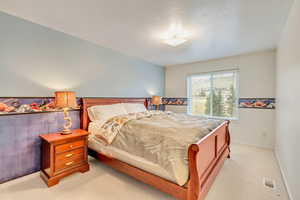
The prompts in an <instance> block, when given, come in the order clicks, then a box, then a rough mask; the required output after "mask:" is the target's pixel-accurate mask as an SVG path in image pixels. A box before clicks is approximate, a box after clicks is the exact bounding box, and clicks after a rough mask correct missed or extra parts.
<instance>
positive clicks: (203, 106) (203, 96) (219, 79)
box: [188, 70, 238, 119]
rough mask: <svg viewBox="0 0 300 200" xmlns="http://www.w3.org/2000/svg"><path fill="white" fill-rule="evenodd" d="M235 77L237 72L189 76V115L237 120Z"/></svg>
mask: <svg viewBox="0 0 300 200" xmlns="http://www.w3.org/2000/svg"><path fill="white" fill-rule="evenodd" d="M237 76H238V71H237V70H234V71H221V72H211V73H205V74H197V75H192V76H189V77H188V97H189V104H188V112H189V114H192V115H202V116H207V117H217V118H228V119H233V118H237V106H238V105H237V99H238V98H237Z"/></svg>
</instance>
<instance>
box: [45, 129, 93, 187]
mask: <svg viewBox="0 0 300 200" xmlns="http://www.w3.org/2000/svg"><path fill="white" fill-rule="evenodd" d="M87 136H88V132H87V131H85V130H81V129H77V130H73V131H72V134H70V135H61V134H60V133H51V134H45V135H40V137H41V138H42V163H41V177H42V179H43V180H44V181H45V182H46V184H47V185H48V187H51V186H53V185H56V184H58V182H59V180H60V179H62V178H63V177H65V176H68V175H70V174H72V173H75V172H81V173H84V172H86V171H89V164H88V156H87Z"/></svg>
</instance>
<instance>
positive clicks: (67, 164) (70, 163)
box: [66, 161, 74, 166]
mask: <svg viewBox="0 0 300 200" xmlns="http://www.w3.org/2000/svg"><path fill="white" fill-rule="evenodd" d="M73 162H74V161H72V162H67V163H66V166H69V165H72V164H73Z"/></svg>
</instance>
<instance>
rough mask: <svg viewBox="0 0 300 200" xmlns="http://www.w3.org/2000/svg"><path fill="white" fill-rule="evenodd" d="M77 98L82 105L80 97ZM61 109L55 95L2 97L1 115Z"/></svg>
mask: <svg viewBox="0 0 300 200" xmlns="http://www.w3.org/2000/svg"><path fill="white" fill-rule="evenodd" d="M77 100H78V105H80V98H78V99H77ZM79 108H80V106H79V107H78V109H79ZM78 109H73V110H78ZM59 111H61V110H59V109H56V108H55V107H54V98H53V97H0V115H10V114H28V113H42V112H59Z"/></svg>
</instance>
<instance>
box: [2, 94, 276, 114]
mask: <svg viewBox="0 0 300 200" xmlns="http://www.w3.org/2000/svg"><path fill="white" fill-rule="evenodd" d="M80 100H81V98H77V101H78V105H80V104H81V101H80ZM147 100H148V102H149V104H148V105H149V108H150V109H151V108H152V107H153V106H152V105H151V98H147ZM162 102H163V104H162V105H161V109H162V110H163V109H164V107H165V105H172V106H186V105H187V104H188V98H185V97H172V98H169V97H163V98H162ZM239 108H253V109H275V98H239ZM78 109H80V106H79V107H78ZM78 109H75V110H78ZM58 111H61V110H58V109H56V108H55V107H54V98H53V97H0V115H10V114H27V113H41V112H58Z"/></svg>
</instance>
